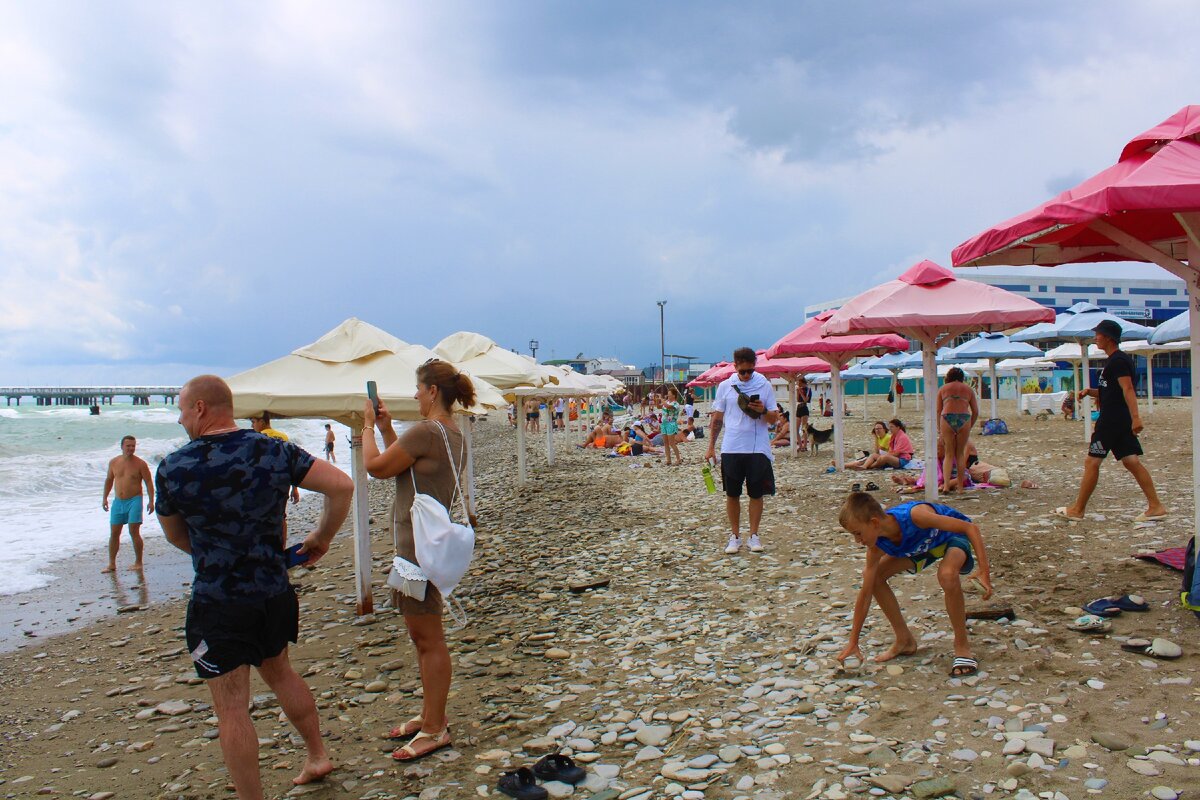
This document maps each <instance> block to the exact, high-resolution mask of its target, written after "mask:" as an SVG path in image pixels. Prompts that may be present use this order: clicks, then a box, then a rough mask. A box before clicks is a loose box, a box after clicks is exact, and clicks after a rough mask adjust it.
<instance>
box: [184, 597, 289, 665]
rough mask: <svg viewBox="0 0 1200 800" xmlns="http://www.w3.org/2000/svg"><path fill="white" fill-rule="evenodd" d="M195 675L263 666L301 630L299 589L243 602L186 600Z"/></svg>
mask: <svg viewBox="0 0 1200 800" xmlns="http://www.w3.org/2000/svg"><path fill="white" fill-rule="evenodd" d="M185 631H186V636H187V647H188V651H189V652H190V653H191V655H192V662H193V663H194V664H195V665H196V674H197V675H199V676H200V677H201V678H204V679H205V680H207V679H209V678H215V677H217V676H218V675H224V674H225V673H226V672H231V671H232V670H235V669H237V668H238V667H240V666H242V665H243V664H249V665H250V666H253V667H257V666H260V665H261V664H262V663H263V661H264V660H266V659H268V658H274V657H275V656H277V655H279V654H280V653H282V652H283V650H284V648H286V647H287V645H288V642H295V641H296V638H297V636H299V633H300V603H299V601H298V600H297V599H296V592H295V590H294V589H291V588H289V589H288V590H287V591H286V592H282V593H280V594H277V595H275V596H274V597H269V598H267V599H266V600H258V601H249V602H241V603H205V602H203V601H200V602H198V601H196V600H195V599H193V600H191V601H190V602H189V603H188V610H187V624H186V625H185Z"/></svg>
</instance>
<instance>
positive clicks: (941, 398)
mask: <svg viewBox="0 0 1200 800" xmlns="http://www.w3.org/2000/svg"><path fill="white" fill-rule="evenodd" d="M963 378H964V376H963V371H962V370H961V369H959V368H958V367H952V368H951V369H950V371H949V372H947V373H946V383H945V384H944V385H943V386H942V388H941V389H939V390H938V395H937V416H938V430H939V431H940V435H941V440H942V442H943V443H944V444H945V456H944V457H943V459H942V476H943V481H942V483H943V485H942V486H941V487H939V491H942V492H947V493H949V492H953V491H954V490H955V488H957V487H959V486H961V485H962V481H961V480H960V479H959V477H958V476H957V475H955V476H954V477H951V469H952V468H953V467H954V465H955V464H966V463H967V443H968V442H969V441H970V439H971V428H972V427H974V425H975V420H977V419H979V398H978V397H976V396H975V392H974V390H972V389H971V387H970V386H968V385H967V384H966V383H965V382H964V380H963Z"/></svg>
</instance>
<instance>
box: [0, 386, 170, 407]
mask: <svg viewBox="0 0 1200 800" xmlns="http://www.w3.org/2000/svg"><path fill="white" fill-rule="evenodd" d="M180 388H181V387H179V386H8V387H0V396H3V397H4V405H6V406H11V405H18V406H19V405H21V399H22V398H24V397H32V398H33V401H34V405H39V406H86V407H89V408H98V407H99V406H101V405H112V403H113V398H114V397H129V398H131V399H132V400H133V404H134V405H135V406H148V405H150V398H152V397H161V398H162V399H163V403H164V404H174V403H175V398H176V397H178V396H179V390H180Z"/></svg>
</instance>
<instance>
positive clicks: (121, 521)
mask: <svg viewBox="0 0 1200 800" xmlns="http://www.w3.org/2000/svg"><path fill="white" fill-rule="evenodd" d="M108 522H109V524H110V525H141V524H142V496H141V495H140V494H135V495H134V496H133V497H127V498H125V499H124V500H122V499H121V498H119V497H114V498H113V501H112V503H110V504H109V506H108Z"/></svg>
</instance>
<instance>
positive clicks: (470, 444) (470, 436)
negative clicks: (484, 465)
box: [463, 416, 475, 514]
mask: <svg viewBox="0 0 1200 800" xmlns="http://www.w3.org/2000/svg"><path fill="white" fill-rule="evenodd" d="M474 434H475V418H474V417H471V416H468V417H467V424H466V425H464V426H463V438H464V439H466V440H467V508H468V509H469V510H470V512H471V513H472V514H474V513H475V436H474Z"/></svg>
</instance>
